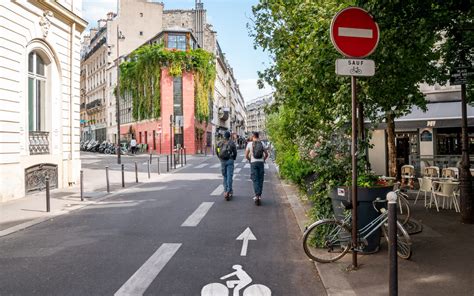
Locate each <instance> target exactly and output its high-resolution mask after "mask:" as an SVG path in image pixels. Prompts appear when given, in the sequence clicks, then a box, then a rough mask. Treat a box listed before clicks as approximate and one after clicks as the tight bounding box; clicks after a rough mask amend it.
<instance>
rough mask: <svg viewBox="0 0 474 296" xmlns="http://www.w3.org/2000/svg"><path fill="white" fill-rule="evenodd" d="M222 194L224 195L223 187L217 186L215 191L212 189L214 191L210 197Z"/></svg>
mask: <svg viewBox="0 0 474 296" xmlns="http://www.w3.org/2000/svg"><path fill="white" fill-rule="evenodd" d="M222 193H224V185H222V184H221V185H219V186H217V188H216V189H214V191H212V193H211V195H214V196H215V195H221V194H222Z"/></svg>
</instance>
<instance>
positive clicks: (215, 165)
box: [211, 163, 221, 169]
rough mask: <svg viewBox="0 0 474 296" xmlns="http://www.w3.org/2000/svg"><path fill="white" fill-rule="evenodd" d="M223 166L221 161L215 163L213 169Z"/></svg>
mask: <svg viewBox="0 0 474 296" xmlns="http://www.w3.org/2000/svg"><path fill="white" fill-rule="evenodd" d="M220 167H221V164H220V163H216V164H213V165H212V166H211V169H217V168H220Z"/></svg>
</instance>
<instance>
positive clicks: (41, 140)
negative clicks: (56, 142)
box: [29, 131, 49, 155]
mask: <svg viewBox="0 0 474 296" xmlns="http://www.w3.org/2000/svg"><path fill="white" fill-rule="evenodd" d="M29 138H30V155H34V154H49V140H48V138H49V132H36V131H35V132H31V131H30V137H29Z"/></svg>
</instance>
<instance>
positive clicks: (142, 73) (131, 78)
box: [120, 44, 216, 121]
mask: <svg viewBox="0 0 474 296" xmlns="http://www.w3.org/2000/svg"><path fill="white" fill-rule="evenodd" d="M165 68H168V70H169V74H170V75H171V76H173V77H179V76H182V75H183V72H185V71H186V72H192V73H193V77H194V85H195V89H194V94H195V98H194V100H195V116H196V118H197V119H198V120H199V121H208V120H209V101H210V100H212V93H213V92H214V81H215V77H216V66H215V62H214V55H213V54H212V53H210V52H207V51H205V50H203V49H200V48H199V49H195V50H187V51H180V50H175V49H173V50H168V49H165V48H164V46H163V45H162V44H152V45H145V46H142V47H140V48H138V49H136V50H135V51H133V52H132V53H131V54H130V56H129V58H128V61H126V62H124V63H122V64H121V65H120V82H121V83H120V92H121V94H122V97H124V96H125V98H126V97H127V96H128V97H129V98H130V97H131V99H132V108H133V110H132V117H133V118H134V119H135V120H138V121H139V120H143V119H151V118H159V117H160V115H161V109H160V106H161V104H160V102H161V94H160V91H161V89H160V82H161V71H162V69H165Z"/></svg>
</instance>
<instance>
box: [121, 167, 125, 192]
mask: <svg viewBox="0 0 474 296" xmlns="http://www.w3.org/2000/svg"><path fill="white" fill-rule="evenodd" d="M122 187H125V168H124V165H123V163H122Z"/></svg>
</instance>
